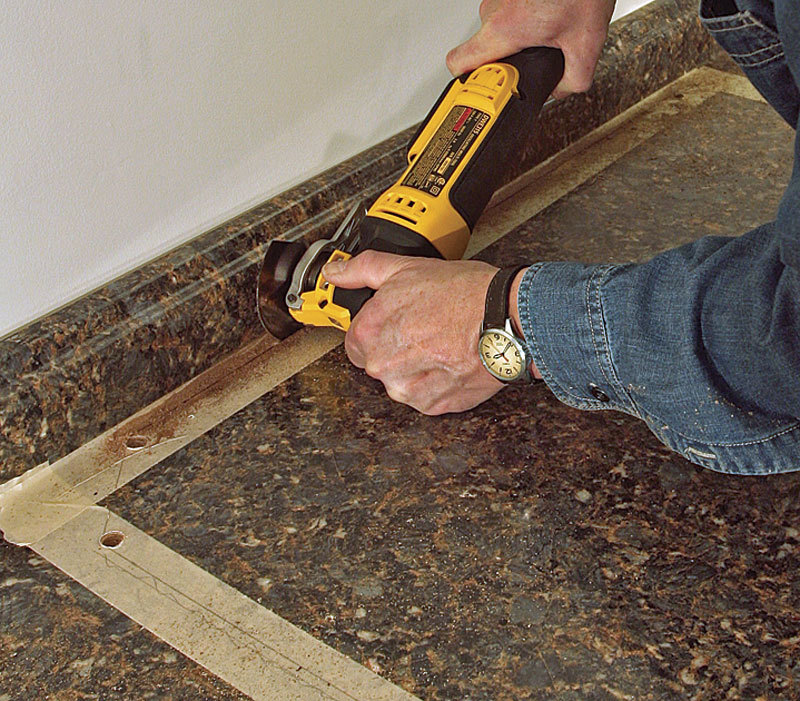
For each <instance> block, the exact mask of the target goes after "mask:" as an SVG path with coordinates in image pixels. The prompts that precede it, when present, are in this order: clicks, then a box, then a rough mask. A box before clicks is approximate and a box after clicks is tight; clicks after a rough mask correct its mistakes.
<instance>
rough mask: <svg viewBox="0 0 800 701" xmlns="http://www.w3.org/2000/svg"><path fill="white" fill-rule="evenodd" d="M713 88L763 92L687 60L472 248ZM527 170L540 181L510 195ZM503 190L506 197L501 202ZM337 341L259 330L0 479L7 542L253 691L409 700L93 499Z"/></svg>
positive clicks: (321, 334)
mask: <svg viewBox="0 0 800 701" xmlns="http://www.w3.org/2000/svg"><path fill="white" fill-rule="evenodd" d="M720 92H725V93H729V94H733V95H737V96H739V97H744V98H747V99H753V100H762V98H761V96H760V95H758V93H757V92H755V90H754V89H753V88H752V86H751V85H750V83H749V82H748V81H747V80H746V79H745V78H743V77H740V76H736V75H731V74H727V73H723V72H720V71H716V70H713V69H708V68H700V69H696V70H694V71H692V72H691V73H689V74H687V75H686V76H685V77H684V78H681V79H680V80H678V81H676V82H674V83H672V84H671V85H669V86H667V87H666V88H663V89H662V90H660V91H659V92H657V93H656V94H655V95H653V96H651V97H650V98H647V99H646V100H644V101H643V102H642V103H640V104H638V105H636V106H635V107H633V108H631V109H629V110H627V111H626V112H625V113H623V114H622V115H620V116H619V117H617V118H615V119H614V120H612V121H611V122H609V123H608V124H607V125H604V126H603V127H600V128H599V129H597V130H596V131H595V132H593V133H592V134H590V135H589V136H587V137H585V138H584V139H582V140H580V141H579V142H577V143H576V144H574V145H573V146H571V147H569V148H568V149H566V150H565V151H564V152H562V153H560V154H557V155H556V156H554V157H553V158H551V159H549V160H548V161H546V162H545V163H543V164H542V165H540V166H538V167H537V168H536V169H534V170H533V171H532V172H531V173H529V174H527V175H525V176H522V177H521V178H519V179H517V180H516V181H515V182H513V183H511V184H510V185H508V186H506V187H505V188H503V189H502V190H501V191H500V192H498V193H497V194H496V196H495V198H494V200H493V203H492V206H493V208H492V209H490V210H489V211H487V212H486V213H485V214H484V217H483V218H482V220H481V224H480V225H479V227H478V229H477V230H476V232H475V234H473V239H472V241H471V244H470V248H469V249H468V256H469V257H471V256H473V255H475V254H476V253H478V252H479V251H481V250H483V249H484V248H485V247H487V246H489V245H490V244H492V243H493V242H494V241H496V240H497V239H499V238H500V237H502V236H503V235H505V234H506V233H508V232H509V231H511V230H512V229H513V228H515V227H516V226H518V225H519V224H521V223H523V222H524V221H526V220H527V219H529V218H530V217H531V216H533V215H534V214H536V213H537V212H539V211H541V210H542V209H544V208H545V207H547V206H549V205H550V204H552V203H553V202H555V201H556V200H558V199H559V198H561V197H563V196H564V195H566V194H567V193H568V192H570V191H571V190H573V189H574V188H576V187H577V186H579V185H580V184H582V183H583V182H585V181H586V180H587V179H588V178H590V177H592V176H593V175H596V174H597V173H599V172H600V171H601V170H603V169H604V168H606V167H608V165H610V164H611V163H613V162H614V161H616V160H617V159H619V158H620V157H622V156H623V155H625V153H627V152H629V151H630V150H631V149H633V148H635V147H636V146H638V145H639V144H641V143H643V142H644V141H645V140H646V139H648V138H650V137H651V136H653V135H654V134H655V133H657V132H658V131H660V130H661V129H663V128H664V119H665V118H668V117H669V116H671V115H676V114H678V113H679V112H680V111H683V110H685V109H686V106H687V104H688V105H689V106H690V107H694V106H697V105H699V104H701V103H702V102H703V101H705V100H706V99H707V98H708V97H711V96H712V95H714V94H717V93H720ZM679 93H680V95H679ZM623 125H624V126H625V128H624V129H620V127H621V126H623ZM579 151H580V152H582V154H581V159H580V161H581V162H580V163H576V162H574V161H572V160H571V159H572V157H573V156H574V155H575V154H576V153H577V152H579ZM544 175H546V176H547V180H546V181H545V180H544ZM533 182H536V183H537V187H536V192H535V193H530V192H527V193H524V195H523V194H520V193H519V191H520V190H522V189H524V188H527V187H528V186H530V185H531V184H532V183H533ZM504 200H508V201H507V202H506V203H505V204H504V206H503V207H496V205H497V204H498V203H500V202H503V201H504ZM341 340H342V336H341V334H340V333H339V332H338V331H334V330H332V329H303V330H301V331H300V332H298V333H297V334H295V335H294V336H292V338H290V339H288V340H286V341H283V342H282V343H280V344H276V343H275V341H274V339H271V337H269V336H265V337H263V338H261V339H258V340H257V341H255V342H253V343H251V344H249V345H248V346H246V347H244V348H242V349H241V350H240V351H238V352H237V353H235V354H233V355H232V356H230V357H229V358H228V359H226V360H224V361H222V362H220V363H218V364H217V365H216V366H214V367H213V368H211V369H210V370H208V371H207V372H205V373H203V374H201V375H199V376H198V377H196V378H194V379H193V380H191V381H190V382H188V383H186V384H185V385H183V386H182V387H180V388H178V389H177V390H175V391H174V392H172V393H170V394H169V395H166V396H165V397H163V398H162V399H160V400H158V401H157V402H155V403H153V404H151V405H150V406H148V407H146V408H145V409H143V410H142V411H140V412H139V413H137V414H135V415H134V416H132V417H131V418H130V419H127V420H126V421H123V422H122V423H120V424H118V425H117V426H115V427H114V428H113V429H111V430H109V431H107V432H106V433H104V434H102V435H101V436H98V437H97V438H95V439H94V440H93V441H90V442H89V443H87V444H86V445H84V446H82V447H81V448H79V449H78V450H76V451H74V452H73V453H71V454H70V455H68V456H66V457H65V458H62V459H61V460H59V461H57V462H56V463H53V464H52V465H42V466H40V467H38V468H34V469H33V470H30V471H29V472H27V473H26V474H25V475H22V476H21V477H18V478H16V479H13V480H11V481H9V482H7V483H5V484H4V485H0V529H2V530H3V531H4V533H5V536H6V539H7V540H9V541H10V542H13V543H17V544H27V545H30V546H31V548H32V549H33V550H35V551H36V552H37V553H39V554H40V555H41V556H42V557H44V558H45V559H47V560H48V561H49V562H51V563H52V564H54V565H55V566H56V567H58V568H59V569H61V570H63V571H64V572H65V573H66V574H68V575H69V576H71V577H72V578H74V579H75V580H77V581H78V582H80V583H81V584H83V586H85V587H86V588H87V589H89V590H90V591H92V592H94V593H95V594H97V595H98V596H100V597H101V598H103V599H104V600H105V601H107V602H108V603H109V604H111V605H112V606H114V607H115V608H117V609H118V610H120V611H122V612H123V613H124V614H125V615H127V616H129V617H130V618H132V619H133V620H135V621H137V622H138V623H140V624H141V625H143V626H144V627H145V628H147V629H148V630H150V631H151V632H152V633H153V634H155V635H156V636H158V637H159V638H161V639H162V640H164V641H165V642H167V643H169V644H170V645H172V646H173V647H175V648H176V649H177V650H179V651H181V652H182V653H184V654H185V655H187V656H188V657H190V658H191V659H193V660H195V661H196V662H198V663H199V664H201V665H203V666H204V667H206V668H207V669H209V670H210V671H211V672H212V673H214V674H216V675H217V676H219V677H220V678H221V679H224V680H225V681H227V682H228V683H230V684H231V685H232V686H234V687H236V688H237V689H239V690H240V691H242V692H243V693H245V694H248V695H250V696H251V697H253V698H255V699H275V698H280V699H286V700H287V701H295V700H296V701H329V700H334V701H353V700H356V701H360V700H361V699H364V700H365V701H366V700H369V701H384V700H386V701H394V700H395V699H397V700H398V701H401V700H402V701H413V699H415V697H413V696H411V695H409V694H408V693H407V692H405V691H403V690H402V689H400V688H399V687H396V686H394V685H392V684H391V683H390V682H388V681H386V680H384V679H382V678H380V677H378V676H377V675H375V674H373V673H372V672H371V671H369V670H367V669H366V668H365V667H363V666H361V665H359V664H358V663H356V662H355V661H353V660H351V659H349V658H347V657H345V656H343V655H341V654H340V653H338V652H336V651H335V650H333V649H332V648H330V647H329V646H327V645H325V644H324V643H322V642H320V641H318V640H316V639H315V638H313V637H312V636H310V635H308V634H306V633H304V632H303V631H301V630H299V629H298V628H296V627H295V626H293V625H292V624H290V623H289V622H287V621H285V620H283V619H282V618H280V617H279V616H277V615H276V614H274V613H272V612H270V611H268V610H267V609H265V608H263V607H262V606H260V605H258V604H257V603H256V602H254V601H252V600H251V599H249V598H248V597H246V596H244V595H243V594H241V593H240V592H238V591H236V590H235V589H233V588H231V587H229V586H228V585H226V584H224V583H223V582H222V581H220V580H219V579H217V578H216V577H214V576H213V575H211V574H210V573H208V572H206V571H205V570H203V569H201V568H199V567H197V566H196V565H194V564H192V563H191V562H189V561H188V560H187V559H186V558H184V557H182V556H181V555H179V554H178V553H176V552H174V551H173V550H171V549H169V548H167V547H166V546H164V545H162V544H161V543H159V542H158V541H156V540H155V539H153V538H151V537H150V536H148V535H147V534H145V533H144V532H142V531H140V530H138V529H136V528H135V527H134V526H132V525H131V524H129V523H128V522H126V521H124V520H123V519H121V518H120V517H119V516H117V515H116V514H114V513H112V512H109V511H108V510H106V509H103V508H101V507H98V506H95V504H96V503H97V502H98V501H100V500H101V499H103V498H105V497H106V496H108V495H109V494H111V493H112V492H114V491H115V490H116V489H118V488H119V487H120V486H122V485H123V484H125V483H126V482H128V481H130V480H131V479H133V478H135V477H136V476H138V475H140V474H142V473H143V472H145V471H146V470H147V469H149V468H150V467H152V466H153V465H155V464H157V463H158V462H160V461H161V460H163V459H164V458H166V457H167V456H169V455H171V454H172V453H174V452H175V451H177V450H178V449H179V448H181V447H183V446H185V445H186V444H187V443H189V442H190V441H192V440H194V438H196V437H198V436H200V435H202V434H203V433H205V432H206V431H208V430H210V429H211V428H213V427H214V426H216V425H217V424H218V423H220V422H221V421H223V420H224V419H226V418H228V417H229V416H231V415H233V414H234V413H235V412H236V411H238V410H240V409H241V408H243V407H245V406H246V405H247V404H249V403H250V402H252V401H254V400H255V399H257V398H258V397H260V396H261V395H262V394H264V393H265V392H268V391H269V390H270V389H272V388H274V387H275V386H277V385H278V384H280V383H281V382H283V381H285V380H286V379H288V378H289V377H291V376H292V375H294V374H295V373H297V372H299V371H300V370H302V369H303V368H304V367H306V366H307V365H308V364H310V363H311V362H314V361H315V360H317V359H318V358H320V357H321V356H322V355H324V354H325V353H327V352H328V351H330V350H332V349H333V348H335V347H336V346H337V345H338V344H339V343H340V342H341ZM109 531H118V532H120V533H121V534H123V536H124V539H123V540H122V543H120V544H119V545H118V546H117V547H114V548H109V547H104V546H103V545H101V540H100V539H101V537H102V536H103V534H104V533H107V532H109Z"/></svg>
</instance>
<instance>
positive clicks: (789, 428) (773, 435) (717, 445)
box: [647, 412, 800, 448]
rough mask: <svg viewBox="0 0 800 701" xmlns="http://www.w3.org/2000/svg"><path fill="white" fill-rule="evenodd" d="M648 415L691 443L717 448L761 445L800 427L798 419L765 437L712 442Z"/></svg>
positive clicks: (653, 415)
mask: <svg viewBox="0 0 800 701" xmlns="http://www.w3.org/2000/svg"><path fill="white" fill-rule="evenodd" d="M647 416H648V417H649V418H650V420H651V421H653V422H656V421H657V422H658V423H660V424H662V425H663V426H665V427H668V428H667V430H668V431H669V432H670V433H673V434H674V435H676V436H679V437H680V438H682V439H683V440H685V441H688V442H689V443H698V444H700V445H704V446H708V447H715V448H741V447H746V446H748V445H760V444H761V443H767V442H768V441H771V440H773V439H774V438H778V437H779V436H782V435H784V434H786V433H791V432H792V431H796V430H797V429H798V428H800V421H798V422H795V423H793V424H792V425H791V426H787V427H783V428H781V429H780V430H778V431H777V432H776V433H771V434H770V435H768V436H764V438H759V439H758V440H753V441H740V442H738V443H712V442H709V441H706V440H703V439H700V438H691V437H689V436H687V435H686V434H685V433H681V432H680V431H678V430H677V429H675V428H672V427H671V426H670V425H669V423H668V422H666V421H664V420H663V419H662V418H660V417H659V416H656V415H655V414H651V413H650V412H647Z"/></svg>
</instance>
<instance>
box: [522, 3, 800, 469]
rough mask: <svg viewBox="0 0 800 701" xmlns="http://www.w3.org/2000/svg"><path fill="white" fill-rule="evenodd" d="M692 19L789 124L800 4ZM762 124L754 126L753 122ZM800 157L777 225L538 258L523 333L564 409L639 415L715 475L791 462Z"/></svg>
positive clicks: (715, 8)
mask: <svg viewBox="0 0 800 701" xmlns="http://www.w3.org/2000/svg"><path fill="white" fill-rule="evenodd" d="M700 13H701V20H702V21H703V23H704V25H705V26H706V27H707V28H708V30H709V31H710V32H711V33H712V34H713V35H714V37H715V38H716V39H717V40H718V41H719V43H720V44H721V45H722V46H723V48H725V49H726V50H727V51H728V52H729V53H730V54H731V56H732V57H733V59H734V60H735V61H737V62H738V63H739V65H741V66H742V68H743V69H744V71H745V72H746V73H747V75H748V77H749V78H750V79H751V80H752V81H753V83H754V84H755V86H756V87H757V89H758V90H759V91H760V92H761V94H762V95H764V97H765V98H766V99H767V100H768V101H769V102H770V103H771V104H772V105H773V107H775V109H776V110H777V111H778V112H779V114H780V115H781V116H782V117H783V118H784V119H786V120H787V121H788V122H789V123H790V124H791V125H792V126H793V127H795V128H796V127H797V120H798V109H799V108H800V97H799V95H798V82H799V81H798V79H799V78H800V4H798V0H775V2H774V3H773V2H772V1H771V0H703V2H702V4H701V9H700ZM754 127H755V128H758V125H754ZM798 163H800V158H798V148H797V144H796V145H795V165H794V172H793V174H792V178H791V181H790V183H789V186H788V188H787V190H786V192H785V194H784V197H783V200H782V202H781V205H780V208H779V211H778V216H777V218H776V220H775V221H773V222H770V223H767V224H765V225H763V226H761V227H759V228H758V229H755V230H754V231H751V232H749V233H748V234H745V235H744V236H741V237H738V238H731V237H722V236H716V237H707V238H703V239H700V240H699V241H696V242H694V243H692V244H689V245H686V246H681V247H680V248H676V249H673V250H670V251H667V252H665V253H663V254H661V255H659V256H656V257H655V258H654V259H653V260H651V261H649V262H647V263H643V264H640V265H583V264H578V263H562V262H556V263H536V264H534V265H532V266H531V267H530V268H529V269H528V271H527V272H526V274H525V276H524V277H523V280H522V284H521V286H520V291H519V310H520V320H521V322H522V327H523V332H524V335H525V339H526V342H527V344H528V346H529V347H530V349H531V353H532V356H533V359H534V362H535V363H536V366H537V367H538V369H539V371H540V372H541V373H542V376H543V378H544V380H545V382H546V383H547V384H548V386H549V387H550V389H551V390H552V391H553V392H554V393H555V394H556V396H557V397H558V398H559V399H561V400H562V401H563V402H565V403H566V404H569V405H571V406H574V407H577V408H580V409H616V410H619V411H624V412H627V413H629V414H632V415H634V416H637V417H639V418H641V419H643V420H644V421H645V422H646V423H647V425H648V426H649V427H650V429H651V430H652V431H653V433H654V434H655V435H656V436H657V437H658V438H659V439H660V440H661V441H662V442H663V443H665V444H666V445H667V446H669V447H670V448H672V449H673V450H675V451H677V452H679V453H681V454H682V455H683V456H684V457H686V458H687V459H688V460H691V461H692V462H694V463H696V464H698V465H702V466H704V467H707V468H710V469H713V470H718V471H721V472H729V473H737V474H771V473H776V472H786V471H790V470H798V469H800V166H799V165H798Z"/></svg>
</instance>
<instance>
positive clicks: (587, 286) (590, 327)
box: [584, 269, 613, 385]
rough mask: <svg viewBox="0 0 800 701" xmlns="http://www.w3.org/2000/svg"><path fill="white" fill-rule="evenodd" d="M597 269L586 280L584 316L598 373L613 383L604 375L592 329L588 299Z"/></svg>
mask: <svg viewBox="0 0 800 701" xmlns="http://www.w3.org/2000/svg"><path fill="white" fill-rule="evenodd" d="M598 270H599V269H596V270H594V271H592V274H591V275H590V276H589V278H588V279H587V280H586V297H585V299H584V304H585V306H586V316H587V317H589V333H590V334H591V337H592V347H593V348H594V355H595V358H596V359H597V366H598V367H599V368H600V373H601V374H602V375H603V379H604V380H605V381H606V382H607V383H608V384H609V385H613V382H611V380H609V379H608V376H607V375H606V371H605V368H604V367H603V361H602V359H601V357H600V350H599V349H598V347H597V340H596V335H597V334H596V333H595V330H594V320H593V318H592V317H593V316H594V315H593V313H592V307H591V302H590V301H589V298H590V294H591V292H590V288H591V285H592V282H594V278H595V275H597V274H598ZM598 302H599V297H598Z"/></svg>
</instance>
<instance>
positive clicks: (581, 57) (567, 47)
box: [447, 0, 615, 97]
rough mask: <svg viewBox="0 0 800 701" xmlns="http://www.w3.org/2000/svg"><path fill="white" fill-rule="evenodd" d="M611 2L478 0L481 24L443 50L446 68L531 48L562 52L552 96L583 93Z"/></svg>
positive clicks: (460, 69)
mask: <svg viewBox="0 0 800 701" xmlns="http://www.w3.org/2000/svg"><path fill="white" fill-rule="evenodd" d="M614 1H615V0H483V2H481V5H480V16H481V28H480V29H479V30H478V31H477V32H476V33H475V35H474V36H472V37H471V38H470V39H467V41H465V42H464V43H463V44H460V45H459V46H457V47H456V48H454V49H453V50H452V51H450V53H449V54H447V67H448V68H449V69H450V72H451V73H452V74H453V75H456V76H458V75H461V74H462V73H466V72H467V71H471V70H472V69H474V68H477V67H478V66H480V65H482V64H484V63H488V62H490V61H496V60H497V59H500V58H505V57H506V56H510V55H511V54H514V53H516V52H517V51H521V50H522V49H526V48H528V47H531V46H553V47H556V48H559V49H561V50H562V51H563V52H564V64H565V65H564V77H563V78H562V79H561V82H560V83H559V84H558V85H557V86H556V89H555V90H554V91H553V96H554V97H565V96H566V95H569V94H570V93H574V92H585V91H586V90H588V89H589V87H590V86H591V85H592V78H593V77H594V70H595V67H596V65H597V60H598V58H599V57H600V52H601V50H602V48H603V42H604V41H605V39H606V34H607V33H608V23H609V22H610V21H611V15H612V14H613V12H614Z"/></svg>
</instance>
